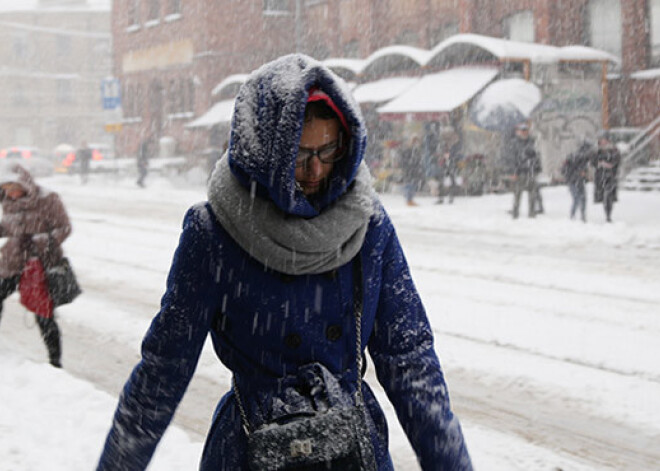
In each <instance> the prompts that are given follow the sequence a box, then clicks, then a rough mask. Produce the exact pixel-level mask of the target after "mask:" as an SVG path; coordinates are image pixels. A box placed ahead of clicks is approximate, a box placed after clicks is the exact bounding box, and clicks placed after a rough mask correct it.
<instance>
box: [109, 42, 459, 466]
mask: <svg viewBox="0 0 660 471" xmlns="http://www.w3.org/2000/svg"><path fill="white" fill-rule="evenodd" d="M283 61H284V66H286V67H289V70H288V73H291V71H292V70H294V71H297V72H298V76H299V77H301V81H300V83H301V85H300V86H302V87H307V88H309V86H311V84H319V83H321V84H322V86H323V89H324V91H326V92H330V93H329V94H330V95H331V96H332V94H334V93H335V92H337V89H336V88H333V86H334V85H333V83H334V82H333V80H337V79H334V78H333V77H332V75H331V74H330V72H329V71H327V69H325V68H324V67H322V66H321V65H320V64H318V63H317V62H315V61H312V60H311V59H309V58H306V57H305V56H299V55H298V56H289V57H288V58H285V59H284V60H283ZM286 61H288V62H286ZM292 64H293V66H292ZM275 65H276V66H277V65H278V64H275ZM282 65H283V64H282V62H280V63H279V66H282ZM291 67H293V69H291ZM278 73H281V71H278V70H275V71H274V70H273V69H272V66H271V69H266V70H262V71H261V72H259V71H258V72H257V73H256V75H255V76H254V77H253V80H252V81H248V83H247V84H246V87H248V88H249V87H251V86H253V85H250V83H252V84H255V83H257V84H259V85H258V86H254V87H255V89H260V90H263V89H265V88H268V87H264V81H268V80H269V78H270V80H271V82H270V87H277V84H273V82H272V78H273V76H277V75H278ZM319 77H320V78H319ZM287 85H288V86H289V87H290V88H295V87H291V84H290V83H288V84H287ZM294 85H295V84H294ZM253 92H254V90H252V92H250V90H248V91H246V94H247V95H248V96H251V94H252V93H253ZM339 93H340V96H341V97H343V98H342V100H339V99H338V98H337V97H336V96H333V100H334V101H335V103H338V106H339V108H340V110H341V111H342V112H343V113H345V114H346V116H347V118H348V121H349V122H350V123H351V127H352V128H351V130H352V136H353V138H354V139H356V141H362V138H363V137H364V130H363V122H362V118H361V116H360V115H359V111H356V107H355V108H354V107H352V106H347V105H346V102H349V101H350V97H347V96H346V95H341V93H344V92H339ZM246 94H244V95H243V100H244V101H247V102H249V103H251V104H250V106H254V107H255V108H256V109H257V110H259V108H260V107H262V106H264V101H263V100H260V99H256V100H252V99H250V100H247V99H246V98H245V96H246ZM291 96H293V97H295V98H291ZM291 96H290V97H289V98H287V99H286V100H284V101H285V102H287V103H288V104H289V105H291V100H293V101H294V102H295V103H294V104H297V105H296V106H293V107H292V108H291V110H290V112H291V113H292V116H298V117H299V118H297V119H298V121H300V122H299V123H298V124H297V125H294V126H293V131H289V133H288V134H291V133H293V137H291V136H287V137H283V136H280V137H274V138H273V139H275V141H277V139H285V140H289V139H293V140H295V139H296V135H297V136H298V139H299V132H300V129H301V128H302V122H301V118H302V114H301V113H300V108H302V109H303V110H304V105H305V102H304V97H303V96H302V95H300V96H298V95H296V94H293V95H291ZM241 100H242V99H241V95H240V94H239V99H238V100H237V107H239V108H240V106H242V105H241ZM298 101H300V103H298ZM298 105H299V106H298ZM268 106H270V107H271V108H272V107H273V106H277V105H273V104H272V103H270V105H268ZM271 111H272V110H271ZM281 111H282V110H281V109H280V112H281ZM241 113H243V114H244V113H245V110H240V109H239V110H237V112H236V114H235V116H234V123H233V131H232V133H233V134H232V143H230V159H231V158H232V151H233V152H234V153H236V154H240V153H241V152H242V150H241V149H242V148H241V144H240V143H239V142H238V141H240V140H241V139H243V140H244V139H245V135H236V134H237V133H239V134H240V132H239V130H240V129H241V123H240V118H239V117H240V116H241ZM275 114H276V115H278V116H279V114H278V113H275ZM292 119H296V118H292ZM276 134H277V133H276ZM243 142H244V141H243ZM282 145H283V143H282V142H279V143H278V144H277V146H280V147H281V146H282ZM270 148H273V145H272V142H271V145H270ZM351 149H352V150H351V152H350V155H349V157H348V158H347V159H346V160H347V162H345V163H344V165H343V167H339V170H338V171H339V172H340V173H341V175H342V177H343V179H344V182H343V183H341V182H340V183H338V184H337V185H336V186H335V187H332V186H331V188H330V190H329V192H330V196H327V195H326V197H327V200H326V201H325V202H324V201H322V200H320V201H316V202H315V204H312V205H309V204H307V202H306V201H303V199H304V196H302V195H301V194H298V193H297V192H296V190H295V189H294V188H293V186H291V185H289V186H286V185H284V184H283V183H281V182H279V181H278V180H279V179H285V180H286V179H291V178H293V170H292V169H293V162H294V161H295V150H294V151H293V152H294V153H292V154H287V153H286V152H284V153H283V154H284V156H285V158H284V159H283V160H284V161H285V162H286V161H287V159H294V160H290V161H288V162H287V163H285V164H283V165H284V167H287V168H289V167H290V168H289V169H288V170H287V169H284V170H282V169H280V171H278V172H276V175H279V176H276V177H274V178H273V176H272V175H271V178H270V180H268V179H266V180H265V182H266V184H264V182H259V181H258V183H259V185H260V190H259V191H260V192H261V193H262V194H264V195H268V194H270V195H271V196H270V197H271V199H272V200H273V201H276V202H277V203H278V206H279V207H281V208H282V209H283V210H284V211H286V212H287V213H288V214H294V215H295V214H296V213H299V212H314V211H322V208H323V205H324V204H331V202H332V199H333V198H336V197H338V196H340V195H341V193H342V192H344V191H346V188H349V187H350V183H351V179H352V175H354V173H355V172H354V169H355V168H357V164H359V161H360V160H361V158H362V152H363V149H364V145H363V142H355V141H354V142H353V144H352V148H351ZM252 152H257V151H255V149H254V147H253V148H252ZM246 155H247V154H241V157H240V158H236V155H234V160H233V164H234V166H235V167H236V166H238V167H240V168H239V170H238V171H236V170H235V172H236V174H237V178H239V179H241V178H248V177H249V176H250V175H251V174H250V172H249V166H246V165H244V164H245V162H246ZM230 162H232V161H231V160H230ZM257 176H258V175H257ZM256 180H258V178H256ZM252 181H254V180H252ZM269 184H270V185H274V187H273V188H269V187H268V185H269ZM284 187H286V188H287V190H286V191H282V188H284ZM333 188H334V189H333ZM289 190H291V191H292V192H293V193H291V192H290V191H289ZM333 194H334V196H333ZM266 197H268V196H266ZM301 198H302V199H301ZM278 200H279V201H278ZM312 216H313V215H312ZM360 258H361V264H362V274H363V276H362V280H361V281H362V283H363V286H364V289H363V316H362V320H361V334H362V337H361V340H362V345H363V349H364V348H365V347H368V352H369V355H370V357H371V360H372V363H373V366H374V368H375V370H376V373H377V377H378V380H379V382H380V383H381V384H382V386H383V387H384V389H385V391H386V392H387V395H388V397H389V399H390V401H391V402H392V404H393V405H394V407H395V409H396V411H397V415H398V417H399V420H400V421H401V424H402V425H403V428H404V430H405V431H406V433H407V435H408V437H409V439H410V442H411V443H412V445H413V448H414V449H415V452H416V453H417V456H418V459H419V461H420V463H421V465H422V468H423V469H424V470H469V469H471V464H470V459H469V456H468V453H467V450H466V447H465V443H464V440H463V436H462V432H461V428H460V425H459V423H458V421H457V419H456V418H455V417H454V416H453V414H452V411H451V408H450V404H449V396H448V392H447V387H446V385H445V382H444V379H443V374H442V370H441V368H440V364H439V361H438V358H437V356H436V353H435V351H434V347H433V336H432V332H431V328H430V326H429V322H428V319H427V316H426V313H425V311H424V308H423V306H422V303H421V301H420V298H419V296H418V294H417V291H416V289H415V286H414V284H413V281H412V278H411V276H410V273H409V270H408V266H407V263H406V260H405V257H404V254H403V252H402V250H401V246H400V244H399V241H398V239H397V236H396V233H395V231H394V228H393V226H392V224H391V221H390V219H389V217H388V216H387V214H386V212H385V211H384V209H383V208H382V206H380V205H378V208H377V209H376V211H375V213H374V214H373V216H372V217H371V219H370V221H369V226H368V230H367V234H366V237H365V240H364V243H363V245H362V248H361V250H360ZM353 263H355V260H352V261H350V262H348V263H345V264H344V265H341V266H339V267H338V268H337V269H335V270H332V271H330V272H327V273H320V274H307V275H297V276H292V275H286V274H283V273H280V272H277V271H274V270H272V269H269V268H267V267H265V266H264V265H263V264H262V263H260V262H259V261H258V260H256V259H255V258H253V257H251V256H250V254H249V253H247V252H246V251H245V250H244V249H243V248H242V247H241V246H240V245H239V244H238V243H237V242H236V241H235V240H234V239H232V237H231V236H230V235H229V234H228V233H227V231H226V230H225V229H224V228H223V227H222V225H220V224H219V223H218V221H217V219H216V218H215V216H214V214H213V210H212V208H211V205H210V204H209V203H202V204H199V205H196V206H194V207H193V208H191V209H190V210H189V211H188V213H187V214H186V216H185V219H184V223H183V231H182V234H181V238H180V241H179V246H178V248H177V250H176V253H175V255H174V260H173V262H172V267H171V270H170V274H169V276H168V281H167V291H166V293H165V295H164V296H163V299H162V303H161V309H160V312H159V313H158V315H157V316H156V318H155V319H154V321H153V323H152V325H151V327H150V329H149V331H148V333H147V335H146V337H145V339H144V341H143V345H142V360H141V362H140V363H139V364H138V365H137V367H136V368H135V370H134V371H133V373H132V375H131V377H130V379H129V380H128V382H127V384H126V386H125V388H124V391H123V393H122V395H121V398H120V401H119V405H118V407H117V411H116V414H115V418H114V422H113V425H112V429H111V431H110V433H109V435H108V438H107V441H106V444H105V448H104V451H103V455H102V457H101V460H100V463H99V467H98V469H99V470H110V469H113V470H116V469H121V470H139V469H144V468H145V467H146V466H147V464H148V462H149V460H150V458H151V456H152V454H153V452H154V449H155V447H156V445H157V443H158V440H159V439H160V437H161V436H162V434H163V432H164V431H165V429H166V427H167V426H168V424H169V422H170V420H171V418H172V415H173V414H174V411H175V409H176V406H177V404H178V403H179V401H180V400H181V397H182V396H183V394H184V392H185V389H186V387H187V385H188V383H189V381H190V379H191V377H192V375H193V372H194V370H195V367H196V364H197V361H198V358H199V354H200V352H201V350H202V346H203V345H204V341H205V339H206V336H207V335H208V334H209V333H210V335H211V338H212V341H213V346H214V348H215V351H216V353H217V355H218V357H219V359H220V360H221V361H222V363H223V364H224V365H225V366H226V367H227V368H229V369H230V370H231V371H232V372H233V373H234V377H235V379H236V383H237V384H238V387H239V391H240V393H241V398H242V402H243V403H244V406H245V409H246V412H247V415H248V420H249V422H250V425H251V426H258V425H260V424H261V423H263V422H267V421H270V420H273V419H275V418H277V417H279V416H281V415H282V414H285V413H286V412H287V410H289V409H288V408H289V407H290V406H291V405H292V404H300V403H301V402H304V400H305V399H304V397H305V395H304V394H302V393H301V387H303V388H304V387H306V388H307V389H308V390H309V391H316V390H319V388H320V390H324V389H325V390H326V392H328V390H330V389H332V388H336V387H337V384H338V385H339V387H340V389H341V390H342V391H344V392H346V393H348V395H351V393H353V392H355V388H356V384H357V375H358V372H357V371H356V369H357V368H356V364H357V360H356V351H355V346H356V325H355V319H356V318H355V312H354V299H353V297H354V282H355V281H356V280H353ZM318 364H321V365H324V367H325V370H321V369H319V368H317V367H316V366H315V365H318ZM328 374H329V375H330V377H329V376H328ZM362 389H363V395H364V397H365V402H366V405H367V410H368V422H369V427H370V430H371V433H372V436H371V439H372V443H373V445H374V450H375V454H376V460H377V463H378V469H379V470H391V469H393V467H392V462H391V460H390V457H389V453H388V439H387V437H388V434H387V425H386V422H385V417H384V415H383V412H382V410H381V408H380V406H379V405H378V403H377V401H376V399H375V397H374V395H373V393H372V392H371V389H370V388H369V386H368V385H367V384H365V383H363V388H362ZM328 396H329V397H330V401H331V402H332V396H333V394H332V393H331V392H330V394H329V395H328ZM200 469H201V470H203V471H207V470H208V471H211V470H214V471H218V470H227V471H229V470H232V471H235V470H246V469H247V462H246V437H245V434H244V432H243V429H242V424H241V417H240V414H239V412H238V410H237V403H236V399H235V395H234V392H233V391H230V392H228V393H227V394H225V395H224V397H223V398H222V399H221V400H220V402H219V404H218V407H217V409H216V411H215V414H214V418H213V423H212V426H211V429H210V430H209V433H208V437H207V441H206V444H205V447H204V452H203V456H202V461H201V465H200Z"/></svg>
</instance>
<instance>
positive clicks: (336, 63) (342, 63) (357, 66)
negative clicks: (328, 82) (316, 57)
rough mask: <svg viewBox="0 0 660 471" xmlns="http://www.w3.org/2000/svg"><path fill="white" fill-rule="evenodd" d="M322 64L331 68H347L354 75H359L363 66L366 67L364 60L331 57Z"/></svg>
mask: <svg viewBox="0 0 660 471" xmlns="http://www.w3.org/2000/svg"><path fill="white" fill-rule="evenodd" d="M322 64H323V65H324V66H326V67H327V68H329V69H331V70H335V69H346V70H350V71H351V72H352V73H353V75H357V74H359V73H360V72H361V71H362V68H363V67H364V60H362V59H349V58H343V57H331V58H329V59H325V60H324V61H323V62H322Z"/></svg>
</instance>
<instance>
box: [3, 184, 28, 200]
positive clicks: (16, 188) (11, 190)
mask: <svg viewBox="0 0 660 471" xmlns="http://www.w3.org/2000/svg"><path fill="white" fill-rule="evenodd" d="M1 188H2V191H3V192H4V194H5V195H7V198H9V199H12V200H17V199H19V198H22V197H24V196H25V189H24V188H23V187H22V186H21V185H19V184H18V183H6V184H4V185H2V187H1Z"/></svg>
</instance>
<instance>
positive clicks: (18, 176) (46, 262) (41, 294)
mask: <svg viewBox="0 0 660 471" xmlns="http://www.w3.org/2000/svg"><path fill="white" fill-rule="evenodd" d="M0 202H1V203H2V219H1V220H0V237H3V238H6V239H7V240H6V242H5V244H4V246H3V247H2V249H0V315H1V314H2V302H3V301H4V300H5V299H6V298H7V297H8V296H9V295H10V294H12V293H13V292H14V291H16V289H17V288H18V289H19V290H20V294H21V303H22V304H23V305H24V306H26V307H27V308H28V309H29V310H31V311H32V312H34V313H35V320H36V322H37V325H38V326H39V330H40V331H41V336H42V338H43V340H44V342H45V344H46V348H47V349H48V358H49V360H50V363H51V365H53V366H55V367H57V368H61V366H62V363H61V356H62V347H61V340H60V330H59V327H58V326H57V322H56V321H55V314H54V310H53V309H54V305H53V301H52V299H51V298H50V296H49V293H48V289H47V285H46V279H45V277H46V271H47V270H48V269H50V268H52V267H56V266H58V265H59V264H60V262H61V260H62V258H63V252H62V248H61V245H62V243H63V242H64V240H65V239H66V238H67V237H68V236H69V234H70V233H71V224H70V223H69V217H68V215H67V213H66V210H65V209H64V205H63V204H62V201H61V200H60V197H59V196H58V195H57V193H55V192H52V191H45V190H43V189H42V188H41V187H40V186H38V185H37V184H36V183H35V182H34V181H33V179H32V176H31V175H30V174H29V173H28V171H27V170H25V169H24V168H23V167H21V166H19V165H15V166H13V167H11V168H10V169H9V170H4V171H3V172H2V174H0ZM26 267H28V268H29V269H28V268H26ZM28 272H29V275H28ZM26 275H28V276H29V277H30V278H29V279H26ZM28 282H29V283H30V284H31V285H32V286H31V287H30V288H31V289H30V290H29V291H26V288H27V286H26V285H25V284H26V283H28ZM26 297H29V298H30V299H28V300H27V301H28V302H26V299H25V298H26ZM36 298H38V299H36Z"/></svg>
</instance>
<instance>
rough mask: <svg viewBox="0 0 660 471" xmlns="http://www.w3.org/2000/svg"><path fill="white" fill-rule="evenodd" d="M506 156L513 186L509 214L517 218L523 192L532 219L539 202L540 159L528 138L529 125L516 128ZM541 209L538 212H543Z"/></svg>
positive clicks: (532, 140)
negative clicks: (511, 207)
mask: <svg viewBox="0 0 660 471" xmlns="http://www.w3.org/2000/svg"><path fill="white" fill-rule="evenodd" d="M507 152H508V155H506V156H505V165H506V167H507V170H508V173H509V174H510V179H511V183H512V186H513V209H512V211H511V214H512V215H513V218H514V219H517V218H518V215H519V210H520V197H521V195H522V193H523V191H527V194H528V198H529V199H528V215H529V217H530V218H533V217H535V216H536V214H537V204H538V201H539V200H540V193H538V188H537V182H536V177H537V175H538V174H539V173H541V158H540V156H539V154H538V152H537V151H536V145H535V140H534V138H533V137H531V136H530V133H529V125H528V124H527V123H522V124H519V125H517V126H516V129H515V135H514V137H513V138H512V140H511V142H510V143H509V145H508V146H507ZM542 204H543V203H542V202H541V207H539V208H538V210H539V211H541V212H542V211H543V208H542Z"/></svg>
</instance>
